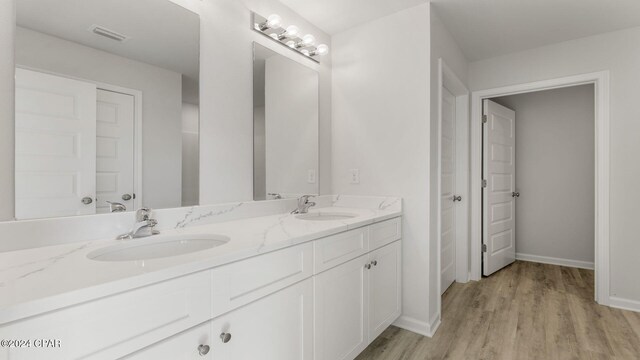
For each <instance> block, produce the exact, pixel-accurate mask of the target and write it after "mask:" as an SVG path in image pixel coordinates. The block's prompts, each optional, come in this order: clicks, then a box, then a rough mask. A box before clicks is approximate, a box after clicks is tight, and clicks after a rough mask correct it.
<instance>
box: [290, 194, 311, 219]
mask: <svg viewBox="0 0 640 360" xmlns="http://www.w3.org/2000/svg"><path fill="white" fill-rule="evenodd" d="M312 197H313V195H302V196H300V198H298V208H297V209H295V210H293V211H292V212H291V213H292V214H306V213H308V212H309V208H310V207H312V206H315V205H316V203H314V202H313V201H309V198H312Z"/></svg>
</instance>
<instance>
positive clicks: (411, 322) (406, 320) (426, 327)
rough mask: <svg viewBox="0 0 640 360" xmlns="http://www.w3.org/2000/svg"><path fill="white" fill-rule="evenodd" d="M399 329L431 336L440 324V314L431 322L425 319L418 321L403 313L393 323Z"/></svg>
mask: <svg viewBox="0 0 640 360" xmlns="http://www.w3.org/2000/svg"><path fill="white" fill-rule="evenodd" d="M393 325H394V326H397V327H399V328H401V329H405V330H408V331H411V332H414V333H416V334H420V335H423V336H426V337H433V334H435V333H436V330H438V327H439V326H440V316H438V317H437V318H436V319H435V321H434V322H433V323H432V324H429V323H427V322H426V321H420V320H417V319H414V318H411V317H408V316H405V315H401V316H400V317H399V318H398V319H397V320H396V321H395V322H394V323H393Z"/></svg>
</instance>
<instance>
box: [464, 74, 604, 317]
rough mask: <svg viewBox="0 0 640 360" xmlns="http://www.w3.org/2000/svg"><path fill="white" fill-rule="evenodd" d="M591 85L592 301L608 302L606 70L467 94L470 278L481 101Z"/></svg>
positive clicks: (476, 252)
mask: <svg viewBox="0 0 640 360" xmlns="http://www.w3.org/2000/svg"><path fill="white" fill-rule="evenodd" d="M586 84H593V85H594V100H595V101H594V103H595V112H594V115H595V116H594V118H595V119H594V126H595V138H594V140H595V153H594V156H595V174H594V176H595V198H594V201H595V204H594V205H595V224H594V226H595V228H594V229H595V232H594V235H595V236H594V237H595V259H594V260H595V300H596V302H598V303H599V304H602V305H609V303H610V299H609V296H610V289H609V272H610V269H609V176H610V169H609V166H610V143H609V142H610V140H609V133H610V125H609V116H610V113H609V109H610V107H609V106H610V105H609V91H610V90H609V71H608V70H605V71H599V72H593V73H586V74H580V75H574V76H567V77H560V78H555V79H549V80H542V81H535V82H529V83H523V84H517V85H510V86H504V87H499V88H493V89H487V90H480V91H474V92H472V94H471V109H472V111H471V154H474V156H472V157H471V184H474V186H471V252H470V255H471V280H476V281H477V280H480V279H481V277H482V261H481V256H482V250H481V246H482V245H481V244H482V185H481V184H482V156H481V154H482V100H484V99H489V98H493V97H499V96H507V95H515V94H524V93H529V92H535V91H543V90H551V89H558V88H565V87H571V86H578V85H586Z"/></svg>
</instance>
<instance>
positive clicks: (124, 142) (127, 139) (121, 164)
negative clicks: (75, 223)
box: [96, 89, 136, 213]
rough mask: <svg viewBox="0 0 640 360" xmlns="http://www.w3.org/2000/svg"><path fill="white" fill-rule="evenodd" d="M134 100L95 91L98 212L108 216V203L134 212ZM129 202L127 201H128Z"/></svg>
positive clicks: (120, 95) (116, 94) (116, 93)
mask: <svg viewBox="0 0 640 360" xmlns="http://www.w3.org/2000/svg"><path fill="white" fill-rule="evenodd" d="M134 119H135V110H134V98H133V96H132V95H127V94H122V93H118V92H113V91H107V90H102V89H98V103H97V130H96V132H97V133H96V136H97V139H96V156H97V158H96V168H97V174H96V192H97V197H98V201H97V203H96V206H97V212H98V213H105V212H109V204H108V203H107V201H112V202H118V203H122V204H124V205H125V206H126V207H127V210H135V208H136V206H135V203H134V202H135V200H134V198H133V195H134V192H133V191H134V168H133V167H134V146H133V134H134ZM127 199H128V200H127Z"/></svg>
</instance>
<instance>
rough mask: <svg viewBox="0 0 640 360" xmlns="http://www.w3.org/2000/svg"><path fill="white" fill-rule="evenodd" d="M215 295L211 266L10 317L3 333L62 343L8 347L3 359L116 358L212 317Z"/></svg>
mask: <svg viewBox="0 0 640 360" xmlns="http://www.w3.org/2000/svg"><path fill="white" fill-rule="evenodd" d="M52 286H53V285H52ZM210 296H211V273H210V272H208V271H206V272H201V273H197V274H193V275H189V276H185V277H181V278H178V279H173V280H169V281H165V282H162V283H159V284H155V285H150V286H147V287H143V288H140V289H136V290H132V291H128V292H125V293H120V294H115V295H112V296H109V297H106V298H102V299H99V300H93V301H90V302H87V303H83V304H80V305H76V306H72V307H69V308H66V309H62V310H57V311H54V312H50V313H46V314H44V315H39V316H35V317H32V318H29V319H27V320H22V321H18V322H15V323H11V324H9V325H6V326H4V327H2V328H0V338H2V339H51V340H54V341H55V340H59V347H45V348H34V347H30V348H3V349H0V359H11V360H17V359H65V360H66V359H79V358H82V359H84V358H91V359H116V358H119V357H121V356H123V355H126V354H129V353H131V352H133V351H135V350H138V349H140V348H143V347H145V346H147V345H149V344H152V343H154V342H156V341H159V340H162V339H164V338H167V337H169V336H171V335H173V334H176V333H179V332H181V331H183V330H185V329H188V328H190V327H193V326H195V325H197V324H199V323H202V322H203V321H206V320H208V319H210V318H211V310H210V306H209V304H210ZM53 345H54V346H55V343H54V344H53Z"/></svg>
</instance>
